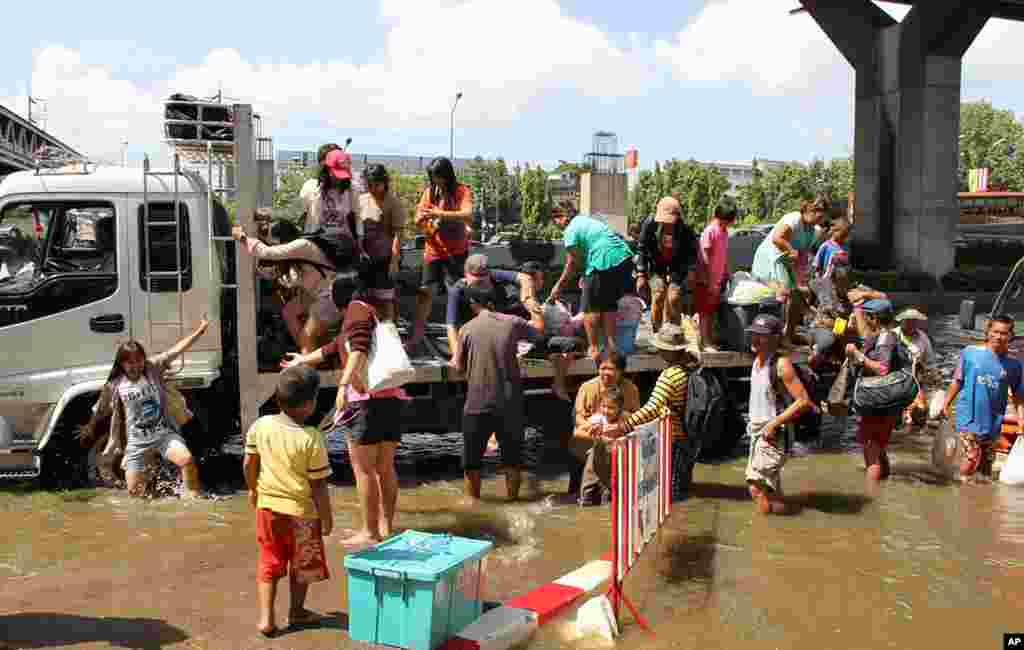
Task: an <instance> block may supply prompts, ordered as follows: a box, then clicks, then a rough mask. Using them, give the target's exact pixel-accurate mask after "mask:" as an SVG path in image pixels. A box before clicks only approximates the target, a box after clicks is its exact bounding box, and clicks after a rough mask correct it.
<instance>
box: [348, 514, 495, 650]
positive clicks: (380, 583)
mask: <svg viewBox="0 0 1024 650" xmlns="http://www.w3.org/2000/svg"><path fill="white" fill-rule="evenodd" d="M493 546H494V545H493V544H492V543H491V542H486V541H480V540H475V539H466V538H464V537H453V536H451V535H432V534H430V533H420V532H417V531H414V530H407V531H406V532H404V533H402V534H401V535H399V536H397V537H394V538H392V539H390V540H388V541H386V542H383V543H381V544H378V545H377V546H374V547H373V548H369V549H366V550H365V551H360V552H358V553H354V554H352V555H347V556H345V570H346V571H347V572H348V633H349V636H350V637H351V638H353V639H355V640H357V641H366V642H368V643H379V644H383V645H391V646H398V647H401V648H410V649H411V650H434V649H435V648H437V647H438V646H440V645H441V644H443V643H444V642H445V641H447V640H448V639H450V638H452V637H453V636H455V635H456V634H458V633H459V632H460V631H461V630H462V628H464V627H466V626H467V625H469V624H470V623H472V622H473V621H475V620H476V619H478V618H480V614H481V613H482V609H483V603H482V596H483V583H484V571H483V561H484V556H485V555H487V553H488V552H489V551H490V550H491V548H492V547H493Z"/></svg>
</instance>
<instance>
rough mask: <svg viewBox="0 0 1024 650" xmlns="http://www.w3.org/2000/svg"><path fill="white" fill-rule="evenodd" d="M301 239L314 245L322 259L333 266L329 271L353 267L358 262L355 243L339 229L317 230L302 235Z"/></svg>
mask: <svg viewBox="0 0 1024 650" xmlns="http://www.w3.org/2000/svg"><path fill="white" fill-rule="evenodd" d="M302 237H303V238H304V239H308V240H309V241H311V242H313V243H314V244H316V247H317V248H319V249H320V251H321V252H322V253H323V254H324V257H326V258H327V259H328V260H329V261H330V262H331V264H332V265H333V266H334V268H333V269H330V270H337V269H344V268H348V267H351V266H354V265H355V264H356V262H357V261H358V260H359V253H358V251H357V250H356V243H355V241H354V240H353V239H352V237H350V236H349V235H348V233H346V232H345V231H344V230H342V229H341V228H319V229H317V230H314V231H313V232H309V233H305V234H303V235H302ZM321 272H323V269H321Z"/></svg>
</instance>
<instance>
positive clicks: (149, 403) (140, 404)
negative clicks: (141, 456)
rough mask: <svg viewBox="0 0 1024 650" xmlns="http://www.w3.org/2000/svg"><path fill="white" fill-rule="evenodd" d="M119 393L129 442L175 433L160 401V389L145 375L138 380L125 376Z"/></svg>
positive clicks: (118, 390)
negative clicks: (165, 416) (132, 380)
mask: <svg viewBox="0 0 1024 650" xmlns="http://www.w3.org/2000/svg"><path fill="white" fill-rule="evenodd" d="M117 394H118V396H119V397H120V398H121V403H122V404H124V420H125V429H126V434H127V437H128V444H131V443H132V442H133V441H134V442H147V441H150V440H153V439H155V438H159V437H160V436H163V435H164V434H168V433H173V429H171V427H170V426H169V425H168V424H167V420H166V419H165V418H164V409H163V404H161V401H160V389H159V387H157V386H155V385H154V384H153V383H152V382H151V381H149V379H148V378H147V377H146V376H145V375H143V376H142V378H141V379H139V381H137V382H134V383H133V382H131V381H129V380H128V378H127V377H126V378H124V379H123V380H122V381H121V382H120V383H119V384H118V385H117Z"/></svg>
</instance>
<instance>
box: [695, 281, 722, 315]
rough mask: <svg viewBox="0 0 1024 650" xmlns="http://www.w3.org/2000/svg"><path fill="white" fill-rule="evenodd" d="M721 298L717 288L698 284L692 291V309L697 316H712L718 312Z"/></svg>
mask: <svg viewBox="0 0 1024 650" xmlns="http://www.w3.org/2000/svg"><path fill="white" fill-rule="evenodd" d="M721 296H722V293H721V290H720V289H719V288H718V287H710V286H708V285H706V284H698V285H697V286H696V287H694V291H693V303H694V309H695V310H696V312H697V313H698V314H713V313H715V312H716V311H718V304H719V303H720V302H721Z"/></svg>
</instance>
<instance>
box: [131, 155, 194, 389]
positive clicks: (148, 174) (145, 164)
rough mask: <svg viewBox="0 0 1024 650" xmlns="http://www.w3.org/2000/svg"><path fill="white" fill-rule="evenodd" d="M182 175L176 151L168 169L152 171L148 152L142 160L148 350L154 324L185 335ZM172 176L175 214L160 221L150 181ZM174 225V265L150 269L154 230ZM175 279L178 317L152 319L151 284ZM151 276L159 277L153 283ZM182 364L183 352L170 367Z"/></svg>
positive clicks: (175, 368)
mask: <svg viewBox="0 0 1024 650" xmlns="http://www.w3.org/2000/svg"><path fill="white" fill-rule="evenodd" d="M181 176H182V169H181V158H180V156H179V155H178V154H177V153H175V154H174V166H173V167H172V169H171V171H169V172H163V171H152V170H151V168H150V161H149V156H146V157H145V159H144V160H143V161H142V205H143V221H142V241H143V243H142V250H143V255H142V256H143V261H142V267H143V268H142V274H143V278H145V283H146V284H145V286H144V287H143V289H144V290H145V293H146V348H147V350H149V352H150V354H153V353H155V352H156V350H155V349H154V346H155V344H156V339H155V338H154V336H153V332H154V328H158V327H167V328H175V327H176V328H177V329H178V335H177V337H176V339H175V340H180V339H182V338H183V337H184V336H185V296H184V287H183V286H182V284H183V275H184V267H183V266H182V259H181V258H182V255H181V249H182V246H181V244H182V241H181V192H180V190H181V188H180V185H179V183H180V181H181ZM166 177H171V178H172V179H173V181H172V185H173V188H174V191H173V196H174V200H173V201H172V205H173V206H174V207H173V210H174V215H173V218H172V219H171V220H167V219H166V217H163V216H161V218H160V220H159V221H154V220H153V214H152V206H151V205H150V200H149V195H150V191H149V181H150V179H151V178H166ZM169 228H173V231H172V232H173V237H172V239H171V241H173V242H174V268H173V270H161V271H154V270H153V257H154V256H153V249H152V247H151V246H150V244H151V243H152V241H153V235H154V232H156V231H157V230H158V229H169ZM166 279H174V281H175V288H176V293H175V302H176V303H177V314H178V318H177V320H162V321H155V320H153V293H154V284H155V285H156V286H160V283H159V280H166ZM154 280H156V281H158V282H156V283H154ZM184 367H185V357H184V355H182V356H181V357H180V358H179V359H178V360H176V362H175V364H174V366H173V367H172V369H171V372H172V373H175V374H176V373H179V372H181V371H182V370H183V369H184Z"/></svg>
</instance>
